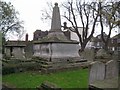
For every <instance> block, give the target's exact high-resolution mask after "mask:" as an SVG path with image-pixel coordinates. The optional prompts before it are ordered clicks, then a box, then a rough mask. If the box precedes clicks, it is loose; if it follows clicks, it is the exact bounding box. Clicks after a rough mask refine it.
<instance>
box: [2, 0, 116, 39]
mask: <svg viewBox="0 0 120 90" xmlns="http://www.w3.org/2000/svg"><path fill="white" fill-rule="evenodd" d="M2 1H6V2H9V1H10V2H11V3H12V5H13V6H14V7H15V10H16V11H18V12H19V17H20V20H23V21H24V29H25V30H26V33H28V35H29V40H32V39H33V32H34V31H35V30H37V29H40V30H43V31H45V30H50V28H51V23H47V22H44V21H42V20H41V17H42V10H44V9H45V8H48V6H47V4H46V3H47V2H52V5H54V3H55V2H57V3H58V5H59V4H61V2H63V1H64V0H2ZM113 33H114V32H113ZM96 34H99V32H96ZM114 34H115V33H114ZM112 36H113V35H112ZM24 37H25V36H23V39H24ZM10 40H15V38H13V37H11V38H10Z"/></svg>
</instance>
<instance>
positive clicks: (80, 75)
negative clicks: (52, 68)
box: [3, 69, 88, 88]
mask: <svg viewBox="0 0 120 90" xmlns="http://www.w3.org/2000/svg"><path fill="white" fill-rule="evenodd" d="M44 81H49V82H51V83H55V84H56V85H57V86H58V87H62V88H87V87H88V70H87V69H81V70H80V69H79V70H71V71H64V72H57V73H52V74H43V75H41V74H40V73H33V72H22V73H15V74H10V75H5V76H3V83H6V84H8V85H12V86H13V85H14V86H15V87H17V88H36V87H37V86H40V85H41V83H42V82H44Z"/></svg>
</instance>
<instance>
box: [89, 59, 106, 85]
mask: <svg viewBox="0 0 120 90" xmlns="http://www.w3.org/2000/svg"><path fill="white" fill-rule="evenodd" d="M104 78H105V64H104V63H102V62H99V61H95V62H92V63H91V68H90V77H89V84H91V83H94V82H95V81H97V80H104Z"/></svg>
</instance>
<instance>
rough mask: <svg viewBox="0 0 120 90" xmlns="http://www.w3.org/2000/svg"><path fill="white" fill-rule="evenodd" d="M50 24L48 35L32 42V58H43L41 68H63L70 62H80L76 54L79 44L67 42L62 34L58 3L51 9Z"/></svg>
mask: <svg viewBox="0 0 120 90" xmlns="http://www.w3.org/2000/svg"><path fill="white" fill-rule="evenodd" d="M51 23H52V24H51V30H50V31H49V32H48V35H47V36H46V37H44V38H42V39H39V40H38V41H34V47H33V48H34V56H36V57H40V58H44V60H42V65H41V66H42V68H44V67H47V69H48V68H49V69H50V68H65V67H67V66H69V65H70V64H68V63H70V62H74V63H75V62H76V61H77V62H79V61H80V60H81V59H80V56H79V54H78V50H79V42H77V41H72V40H69V39H68V38H66V36H65V35H64V33H63V32H62V30H61V19H60V11H59V7H58V3H55V6H54V8H53V15H52V22H51ZM43 63H44V64H43ZM71 64H72V65H73V63H71ZM73 66H74V65H73Z"/></svg>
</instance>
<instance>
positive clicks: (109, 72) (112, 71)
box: [105, 60, 118, 79]
mask: <svg viewBox="0 0 120 90" xmlns="http://www.w3.org/2000/svg"><path fill="white" fill-rule="evenodd" d="M116 77H118V62H117V61H116V60H110V61H108V62H107V63H106V76H105V78H106V79H110V78H116Z"/></svg>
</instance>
